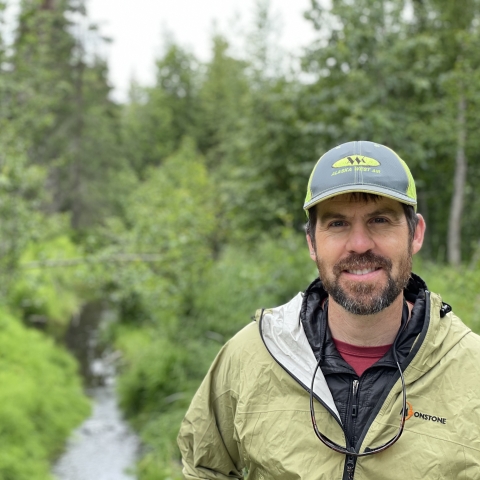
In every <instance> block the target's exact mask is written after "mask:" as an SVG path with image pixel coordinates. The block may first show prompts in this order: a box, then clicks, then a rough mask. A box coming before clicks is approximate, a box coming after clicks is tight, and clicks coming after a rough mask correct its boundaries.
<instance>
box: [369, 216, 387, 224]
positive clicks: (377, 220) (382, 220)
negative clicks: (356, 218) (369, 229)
mask: <svg viewBox="0 0 480 480" xmlns="http://www.w3.org/2000/svg"><path fill="white" fill-rule="evenodd" d="M370 222H371V223H388V219H386V218H385V217H375V218H372V219H371V220H370Z"/></svg>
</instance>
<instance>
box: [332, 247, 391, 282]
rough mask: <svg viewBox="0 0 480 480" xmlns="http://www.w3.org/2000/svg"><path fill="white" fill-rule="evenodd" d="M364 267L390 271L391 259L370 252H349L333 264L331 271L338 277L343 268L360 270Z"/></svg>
mask: <svg viewBox="0 0 480 480" xmlns="http://www.w3.org/2000/svg"><path fill="white" fill-rule="evenodd" d="M364 268H383V269H384V270H386V271H387V272H390V271H391V270H392V261H391V260H390V259H388V258H386V257H382V256H381V255H376V254H375V253H372V252H365V253H351V254H350V255H349V256H348V257H347V258H344V259H343V260H340V261H339V262H337V263H336V264H335V265H334V266H333V273H334V274H335V276H337V277H338V276H339V275H340V274H341V273H342V272H343V271H344V270H362V269H364Z"/></svg>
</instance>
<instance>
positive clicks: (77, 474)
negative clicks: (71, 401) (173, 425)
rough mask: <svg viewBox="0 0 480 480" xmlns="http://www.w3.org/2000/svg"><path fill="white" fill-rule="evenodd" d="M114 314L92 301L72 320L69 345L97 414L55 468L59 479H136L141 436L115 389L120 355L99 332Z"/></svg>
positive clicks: (79, 431) (75, 436) (71, 441)
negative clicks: (107, 348)
mask: <svg viewBox="0 0 480 480" xmlns="http://www.w3.org/2000/svg"><path fill="white" fill-rule="evenodd" d="M108 321H109V312H108V310H106V309H105V308H104V306H103V305H102V304H101V303H100V302H98V303H91V304H88V305H86V306H85V307H84V308H83V309H82V311H81V312H80V314H79V315H78V316H76V317H75V318H73V319H72V321H71V323H70V326H69V329H68V331H67V333H66V337H65V343H66V345H67V347H68V349H69V350H70V351H71V352H72V353H73V354H74V355H75V356H76V357H77V359H78V361H79V363H80V368H81V373H82V375H83V378H84V379H85V385H86V392H87V394H88V395H89V396H90V397H91V399H92V414H91V416H90V417H89V418H88V419H87V420H86V421H85V422H84V423H83V424H82V425H81V426H80V427H79V428H77V429H76V430H75V431H74V432H73V434H72V435H71V437H70V439H69V440H68V442H67V445H66V449H65V452H64V454H63V455H62V456H61V457H60V458H59V459H58V461H57V462H56V463H55V465H54V466H53V469H52V473H53V475H54V477H55V478H56V479H57V480H135V479H136V476H135V474H134V467H135V462H136V459H137V456H138V451H139V447H140V443H139V439H138V437H137V436H136V435H135V433H134V432H133V431H132V429H131V428H130V427H129V425H128V424H127V423H126V422H125V420H124V419H123V418H122V414H121V412H120V409H119V407H118V401H117V396H116V392H115V365H116V361H117V360H118V358H117V356H116V354H115V353H112V352H108V351H102V349H101V348H100V345H99V342H98V335H99V331H100V329H101V328H102V326H104V325H105V323H108Z"/></svg>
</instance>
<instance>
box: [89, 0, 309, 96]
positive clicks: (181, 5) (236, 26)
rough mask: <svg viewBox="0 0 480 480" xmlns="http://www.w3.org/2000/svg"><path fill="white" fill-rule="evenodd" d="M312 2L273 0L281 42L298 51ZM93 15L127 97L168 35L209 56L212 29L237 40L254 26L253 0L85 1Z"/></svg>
mask: <svg viewBox="0 0 480 480" xmlns="http://www.w3.org/2000/svg"><path fill="white" fill-rule="evenodd" d="M309 5H310V0H270V6H271V12H272V14H273V17H274V18H275V19H276V24H277V25H278V27H279V45H280V46H281V47H282V48H284V49H285V50H286V51H288V52H296V51H298V50H299V49H300V48H301V47H302V46H304V45H308V43H310V41H311V40H312V39H313V38H314V31H313V28H312V27H311V25H310V23H309V22H308V21H306V20H305V19H304V18H303V13H304V12H305V11H306V10H307V9H308V7H309ZM87 9H88V15H89V18H90V19H91V20H92V21H93V22H94V23H96V24H98V25H99V27H100V32H101V33H102V34H103V35H105V36H107V37H110V38H111V39H112V43H111V44H110V45H109V47H108V48H107V49H106V55H107V58H108V62H109V68H110V82H111V84H112V86H113V87H114V91H113V98H114V99H116V100H118V101H125V100H126V98H127V92H128V85H129V84H130V81H131V79H132V78H134V79H135V80H136V81H137V82H139V83H140V84H141V85H151V84H152V83H153V81H154V76H155V70H154V62H155V59H156V58H158V57H159V56H160V55H161V53H162V46H163V45H164V38H165V33H166V32H168V33H169V34H171V35H173V38H174V39H175V41H176V42H178V43H179V44H180V45H182V46H184V47H187V48H189V49H190V50H191V51H192V52H193V53H194V54H195V55H196V56H197V57H198V58H199V59H200V60H204V61H206V60H208V59H209V55H210V51H211V37H212V32H214V31H215V29H216V30H217V31H219V32H220V33H224V34H225V35H226V36H227V38H229V39H232V40H233V41H234V39H235V38H240V37H242V33H245V31H246V29H247V28H248V27H249V26H250V25H251V24H252V19H253V12H254V11H255V0H87Z"/></svg>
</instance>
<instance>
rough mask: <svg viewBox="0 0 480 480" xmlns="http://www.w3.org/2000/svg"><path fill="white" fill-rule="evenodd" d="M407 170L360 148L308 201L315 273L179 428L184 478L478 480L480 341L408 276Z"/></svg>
mask: <svg viewBox="0 0 480 480" xmlns="http://www.w3.org/2000/svg"><path fill="white" fill-rule="evenodd" d="M416 203H417V201H416V191H415V185H414V181H413V178H412V176H411V174H410V171H409V169H408V167H407V165H406V164H405V162H403V160H401V159H400V157H399V156H398V155H397V154H396V153H395V152H393V151H392V150H390V149H389V148H387V147H385V146H382V145H378V144H375V143H371V142H365V141H361V142H350V143H346V144H343V145H340V146H339V147H336V148H334V149H332V150H330V151H329V152H327V153H326V154H325V155H324V156H323V157H322V158H321V159H320V160H319V161H318V163H317V164H316V166H315V168H314V170H313V172H312V175H311V177H310V181H309V184H308V192H307V198H306V201H305V205H304V208H305V210H306V211H307V214H308V217H309V220H308V223H307V242H308V246H309V250H310V257H311V258H312V259H313V260H314V261H315V262H316V264H317V267H318V271H319V279H317V280H315V281H314V282H313V283H312V284H311V285H310V286H309V287H308V288H307V290H306V291H305V292H304V293H301V294H298V295H297V296H296V297H294V298H293V299H292V300H291V301H290V302H289V303H287V304H286V305H283V306H281V307H278V308H273V309H267V310H262V311H260V312H257V315H256V322H254V323H252V324H250V325H249V326H247V327H246V328H244V329H243V330H242V331H241V332H240V333H238V334H237V335H236V336H235V337H234V338H233V339H232V340H230V341H229V342H228V343H227V344H226V345H225V346H224V348H223V349H222V351H221V352H220V353H219V355H218V356H217V358H216V360H215V362H214V363H213V365H212V367H211V369H210V371H209V373H208V374H207V376H206V378H205V380H204V381H203V383H202V385H201V387H200V389H199V390H198V392H197V394H196V396H195V398H194V399H193V401H192V404H191V406H190V409H189V411H188V412H187V415H186V417H185V420H184V422H183V424H182V427H181V431H180V434H179V439H178V440H179V446H180V449H181V452H182V456H183V464H184V475H185V478H187V479H200V478H201V479H227V478H244V477H245V476H246V475H247V474H248V479H249V480H251V479H275V480H283V479H284V480H287V479H288V480H294V479H302V480H318V479H326V480H327V479H328V480H331V479H344V480H347V479H348V480H351V479H356V480H360V479H361V480H380V479H382V480H383V479H392V480H395V479H401V480H405V479H408V480H411V479H457V478H462V479H480V338H479V337H478V336H477V335H475V334H473V333H472V332H471V331H470V330H469V329H468V328H467V327H466V326H465V325H464V324H463V323H462V322H461V321H460V320H459V319H458V318H457V317H456V316H455V315H454V314H453V313H452V311H451V308H450V306H449V305H447V304H445V303H443V302H442V300H441V298H440V296H439V295H436V294H434V293H431V292H429V291H428V290H427V287H426V285H425V283H424V282H423V280H422V279H421V278H420V277H418V276H416V275H415V274H413V273H411V266H412V255H413V254H415V253H417V252H418V251H419V250H420V248H421V246H422V242H423V238H424V233H425V221H424V219H423V218H422V216H421V215H417V214H416V212H415V209H416Z"/></svg>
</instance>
